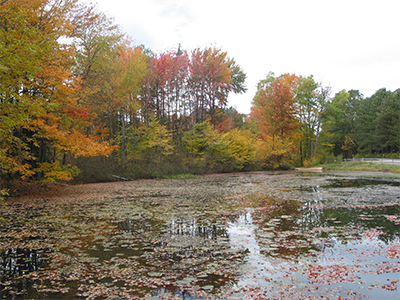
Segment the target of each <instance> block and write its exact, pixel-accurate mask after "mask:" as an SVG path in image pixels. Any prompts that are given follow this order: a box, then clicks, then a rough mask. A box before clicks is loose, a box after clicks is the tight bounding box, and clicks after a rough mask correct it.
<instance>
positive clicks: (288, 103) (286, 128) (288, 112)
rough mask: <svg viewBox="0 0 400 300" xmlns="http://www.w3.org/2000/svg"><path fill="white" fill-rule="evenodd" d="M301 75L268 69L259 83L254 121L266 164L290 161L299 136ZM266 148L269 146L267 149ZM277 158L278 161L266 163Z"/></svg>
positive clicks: (261, 159) (268, 165) (263, 161)
mask: <svg viewBox="0 0 400 300" xmlns="http://www.w3.org/2000/svg"><path fill="white" fill-rule="evenodd" d="M299 80H300V77H299V76H296V75H294V74H292V75H291V74H284V75H282V76H280V77H274V74H273V73H269V74H268V76H267V78H266V79H265V80H262V81H261V82H260V83H259V85H258V91H257V93H256V96H255V97H254V99H253V103H252V109H251V123H252V126H253V128H254V129H255V131H256V132H257V133H258V135H259V139H260V140H259V143H258V145H257V149H258V158H259V160H260V161H261V162H262V163H261V164H262V165H263V166H264V167H270V166H272V168H276V167H278V166H279V165H282V164H284V163H285V162H288V163H290V162H291V159H292V154H293V153H294V152H295V150H296V140H298V139H299V128H300V122H299V120H298V118H297V114H298V111H299V105H298V103H297V99H296V91H297V89H298V83H299ZM266 149H268V150H267V151H266ZM271 160H274V161H276V162H277V164H271V163H266V161H271Z"/></svg>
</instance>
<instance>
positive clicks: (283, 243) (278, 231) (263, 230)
mask: <svg viewBox="0 0 400 300" xmlns="http://www.w3.org/2000/svg"><path fill="white" fill-rule="evenodd" d="M318 189H319V187H318V186H317V187H313V188H312V190H311V189H310V188H308V191H310V192H312V193H314V194H315V197H312V198H310V199H308V200H305V201H297V200H281V199H276V198H272V197H269V196H265V195H258V197H259V198H260V200H259V203H260V207H259V208H257V209H255V210H254V211H253V212H252V220H253V224H254V225H256V226H257V227H258V228H257V230H255V235H256V238H257V241H258V243H259V244H260V246H261V248H264V249H266V250H265V251H264V252H265V253H266V254H267V255H269V254H273V253H275V254H279V255H280V256H281V257H290V259H292V258H293V257H298V256H300V255H302V254H303V253H304V252H308V251H310V250H319V251H322V252H324V251H325V250H326V248H327V247H332V245H333V244H335V243H337V242H341V243H347V239H348V235H349V234H350V232H353V233H354V232H359V233H361V232H363V231H365V230H366V229H376V228H380V229H381V230H382V231H383V232H384V234H383V235H380V236H379V239H381V240H383V241H385V242H387V241H390V240H392V239H394V238H395V237H398V236H399V235H400V233H399V229H398V226H396V225H395V223H394V222H391V221H390V219H389V218H388V217H387V215H399V214H400V206H399V205H390V206H374V207H349V208H345V207H339V208H325V207H324V204H323V202H322V200H321V199H320V198H319V197H318ZM360 236H361V234H360Z"/></svg>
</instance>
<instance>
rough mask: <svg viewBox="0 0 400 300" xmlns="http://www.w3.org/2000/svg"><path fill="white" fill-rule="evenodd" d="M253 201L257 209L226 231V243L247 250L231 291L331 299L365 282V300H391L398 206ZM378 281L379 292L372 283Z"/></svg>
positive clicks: (398, 245) (398, 244)
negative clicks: (241, 289)
mask: <svg viewBox="0 0 400 300" xmlns="http://www.w3.org/2000/svg"><path fill="white" fill-rule="evenodd" d="M259 197H261V201H260V203H262V206H261V207H258V208H255V209H251V210H249V211H248V212H247V213H245V214H243V215H241V216H240V217H239V219H238V220H237V221H236V222H232V223H229V226H228V233H229V236H230V240H231V243H233V244H234V245H236V247H240V245H242V246H245V247H247V249H248V250H249V253H248V257H247V263H246V265H244V267H243V271H242V272H243V275H242V276H241V277H240V278H239V281H238V284H237V287H240V286H246V287H248V288H249V287H250V288H251V287H257V288H264V290H263V291H264V294H263V295H264V297H266V296H268V297H272V298H274V297H276V296H277V295H278V296H279V295H280V294H279V293H280V292H282V293H283V292H284V293H286V294H285V295H288V293H287V292H288V289H290V288H291V287H294V286H296V289H297V290H301V293H302V294H303V295H305V294H306V295H307V294H309V295H313V296H316V297H318V296H321V297H326V296H329V293H332V291H336V292H335V293H336V297H337V296H338V295H341V296H348V295H349V294H346V292H347V291H352V290H355V291H356V292H354V294H352V295H358V291H357V290H358V289H359V287H360V285H365V284H366V282H370V286H369V288H368V290H367V291H366V292H364V294H365V295H368V296H369V297H372V298H374V297H376V296H378V295H380V296H382V295H384V297H389V298H391V297H392V296H393V293H392V294H391V292H392V291H393V290H397V282H398V272H399V271H400V262H398V260H396V259H395V258H396V257H398V256H397V255H398V253H399V251H400V240H399V237H400V229H399V227H400V226H399V224H397V225H396V223H395V222H393V218H392V216H398V215H399V214H400V206H399V205H388V206H374V207H372V206H371V207H364V206H361V207H350V208H324V207H323V205H322V203H319V201H318V200H312V201H307V202H301V201H286V200H285V201H284V200H279V199H273V198H271V197H267V196H264V195H261V196H259ZM387 249H394V250H391V251H392V252H390V250H387ZM396 251H397V252H396ZM383 280H385V281H386V282H387V284H384V285H382V284H379V283H377V282H380V281H383ZM375 287H379V290H378V291H377V290H376V289H374V288H375ZM382 289H383V290H382ZM335 293H333V294H335ZM351 293H353V292H351ZM360 295H361V294H360ZM294 297H296V296H295V294H294Z"/></svg>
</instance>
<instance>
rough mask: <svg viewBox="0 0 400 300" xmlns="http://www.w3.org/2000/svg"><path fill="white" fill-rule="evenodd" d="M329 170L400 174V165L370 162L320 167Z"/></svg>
mask: <svg viewBox="0 0 400 300" xmlns="http://www.w3.org/2000/svg"><path fill="white" fill-rule="evenodd" d="M318 166H319V167H323V168H324V169H327V170H347V171H373V172H391V173H400V165H389V164H381V163H370V162H345V163H335V164H325V165H318Z"/></svg>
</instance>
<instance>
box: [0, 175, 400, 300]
mask: <svg viewBox="0 0 400 300" xmlns="http://www.w3.org/2000/svg"><path fill="white" fill-rule="evenodd" d="M362 175H363V174H362ZM359 176H360V175H359V174H352V173H346V174H342V173H340V174H327V173H323V174H319V175H318V176H315V175H309V174H301V175H299V174H297V173H293V172H254V173H243V174H224V175H208V176H202V177H197V178H191V179H168V180H139V181H133V182H123V183H106V184H95V185H82V186H71V187H65V188H64V189H63V190H62V191H60V192H59V193H57V194H56V195H44V196H43V197H25V198H18V199H11V200H10V201H9V203H8V204H7V205H6V206H3V207H2V212H1V213H2V216H3V218H4V219H5V220H6V222H5V223H4V224H3V225H2V227H1V240H0V241H1V244H0V246H1V248H0V251H1V254H2V255H1V273H0V276H1V283H0V287H1V292H0V293H1V294H0V295H1V296H2V298H9V297H12V298H18V297H29V298H37V299H53V298H57V299H70V298H73V297H75V298H88V299H106V298H107V299H112V298H115V299H121V298H124V299H141V298H146V297H147V298H149V299H151V298H155V299H156V298H159V299H214V298H215V299H231V298H232V299H234V298H245V299H246V298H247V299H269V298H291V297H294V298H314V297H316V296H320V297H332V298H333V299H335V298H337V297H339V296H340V297H342V298H343V299H344V298H355V299H357V298H362V297H372V298H374V297H376V296H379V297H381V298H385V297H389V298H393V297H397V296H398V295H399V290H398V273H399V272H400V263H399V261H398V258H399V256H400V242H399V236H400V229H399V222H398V215H400V208H399V198H398V186H397V185H396V184H387V181H382V184H381V185H379V184H376V180H375V181H374V182H373V185H371V186H369V185H368V184H366V183H365V178H364V179H363V184H362V185H360V186H357V185H349V184H346V185H339V184H337V182H340V180H345V181H346V182H349V181H352V182H353V181H356V180H357V178H359ZM331 182H334V183H335V184H330V183H331ZM371 190H372V192H371ZM379 193H380V195H381V196H380V197H376V195H377V194H379ZM382 195H383V196H382Z"/></svg>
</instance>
